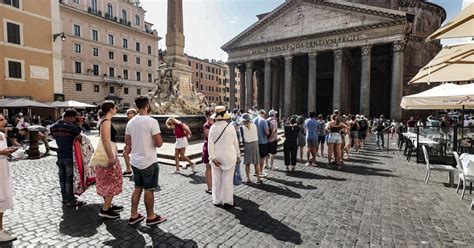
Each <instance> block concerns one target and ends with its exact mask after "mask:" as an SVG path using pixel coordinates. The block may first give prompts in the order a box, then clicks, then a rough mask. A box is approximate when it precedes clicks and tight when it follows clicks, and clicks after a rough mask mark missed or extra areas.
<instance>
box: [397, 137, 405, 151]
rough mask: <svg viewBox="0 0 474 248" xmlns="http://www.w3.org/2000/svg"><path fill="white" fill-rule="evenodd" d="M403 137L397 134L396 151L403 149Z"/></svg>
mask: <svg viewBox="0 0 474 248" xmlns="http://www.w3.org/2000/svg"><path fill="white" fill-rule="evenodd" d="M405 142H406V141H405V136H403V133H399V134H398V150H402V148H403V143H405Z"/></svg>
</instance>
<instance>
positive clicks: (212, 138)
mask: <svg viewBox="0 0 474 248" xmlns="http://www.w3.org/2000/svg"><path fill="white" fill-rule="evenodd" d="M212 118H213V119H214V121H215V124H214V125H212V127H211V129H210V130H209V141H208V142H209V143H208V149H209V161H210V163H211V165H212V201H213V203H214V205H215V206H218V207H221V206H223V207H224V208H231V207H234V195H233V188H234V186H233V178H234V169H235V164H236V163H240V147H239V141H238V140H237V134H236V133H235V129H234V128H233V127H232V126H231V125H232V124H230V123H227V120H229V119H230V115H229V114H228V113H227V111H226V108H225V107H224V106H217V107H216V109H215V113H214V114H213V115H212Z"/></svg>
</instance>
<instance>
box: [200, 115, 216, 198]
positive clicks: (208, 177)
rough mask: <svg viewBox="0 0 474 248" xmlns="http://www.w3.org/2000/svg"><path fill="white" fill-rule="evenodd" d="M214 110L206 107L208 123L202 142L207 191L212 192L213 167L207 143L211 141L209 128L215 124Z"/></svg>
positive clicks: (204, 126)
mask: <svg viewBox="0 0 474 248" xmlns="http://www.w3.org/2000/svg"><path fill="white" fill-rule="evenodd" d="M213 113H214V112H213V111H212V109H210V108H206V110H205V111H204V114H205V115H206V123H204V125H203V131H204V143H203V144H202V162H203V163H204V164H205V165H206V173H205V179H206V185H207V189H206V193H208V194H212V169H211V164H210V163H209V150H208V149H207V144H208V142H209V129H211V126H212V125H213V124H214V121H213V120H212V119H211V115H212V114H213Z"/></svg>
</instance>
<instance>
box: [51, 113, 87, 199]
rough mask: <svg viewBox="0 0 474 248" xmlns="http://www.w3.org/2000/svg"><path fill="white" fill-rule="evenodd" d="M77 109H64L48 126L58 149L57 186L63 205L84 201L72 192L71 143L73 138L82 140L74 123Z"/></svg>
mask: <svg viewBox="0 0 474 248" xmlns="http://www.w3.org/2000/svg"><path fill="white" fill-rule="evenodd" d="M76 117H77V111H76V110H74V109H66V111H64V113H63V117H62V119H61V120H59V121H57V122H56V123H55V124H53V125H52V126H51V128H50V132H51V135H52V136H53V138H54V139H55V140H56V144H57V146H58V150H57V151H56V153H57V156H58V161H57V162H56V165H57V166H58V169H59V186H60V187H61V195H62V199H63V201H62V202H63V204H64V205H65V206H71V207H79V206H83V205H85V204H86V203H85V202H82V201H78V200H77V199H76V198H75V197H74V193H73V181H74V178H73V166H74V162H73V149H72V147H73V143H74V140H75V139H78V140H82V136H81V131H80V130H79V128H77V127H76V126H75V125H74V121H75V120H76Z"/></svg>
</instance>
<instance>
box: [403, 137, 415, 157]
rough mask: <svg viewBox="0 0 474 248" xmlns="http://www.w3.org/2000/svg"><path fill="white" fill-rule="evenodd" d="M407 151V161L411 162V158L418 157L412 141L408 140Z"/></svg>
mask: <svg viewBox="0 0 474 248" xmlns="http://www.w3.org/2000/svg"><path fill="white" fill-rule="evenodd" d="M405 150H406V155H407V161H408V162H410V160H411V157H413V156H414V155H416V147H415V146H414V145H413V142H412V141H411V139H407V144H406V147H405Z"/></svg>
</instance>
